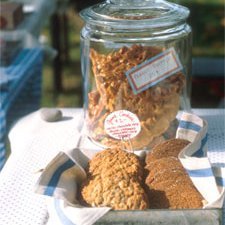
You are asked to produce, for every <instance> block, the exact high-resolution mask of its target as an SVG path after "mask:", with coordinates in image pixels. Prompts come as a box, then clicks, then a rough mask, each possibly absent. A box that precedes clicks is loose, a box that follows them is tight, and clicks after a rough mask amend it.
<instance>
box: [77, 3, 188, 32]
mask: <svg viewBox="0 0 225 225" xmlns="http://www.w3.org/2000/svg"><path fill="white" fill-rule="evenodd" d="M135 1H136V2H135ZM189 14H190V11H189V9H188V8H186V7H184V6H181V5H178V4H175V3H169V2H167V1H164V0H142V1H140V0H126V1H123V0H121V1H120V0H107V1H105V2H103V3H99V4H96V5H94V6H91V7H89V8H86V9H84V10H82V11H81V12H80V16H81V17H82V18H83V20H84V21H85V22H86V23H87V24H90V25H95V26H100V27H106V26H107V27H108V28H114V29H134V30H135V29H144V28H153V29H154V28H163V27H172V26H176V25H179V24H182V23H185V22H186V20H187V18H188V16H189Z"/></svg>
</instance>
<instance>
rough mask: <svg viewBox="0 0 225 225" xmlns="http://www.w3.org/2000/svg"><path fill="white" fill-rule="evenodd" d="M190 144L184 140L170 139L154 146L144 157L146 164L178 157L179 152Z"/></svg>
mask: <svg viewBox="0 0 225 225" xmlns="http://www.w3.org/2000/svg"><path fill="white" fill-rule="evenodd" d="M189 143H190V142H189V141H188V140H184V139H178V138H177V139H170V140H167V141H165V142H163V143H160V144H158V145H156V146H155V147H154V148H153V149H152V150H151V152H149V153H148V154H147V156H146V159H145V161H146V164H149V163H152V162H153V161H155V160H157V159H161V158H164V157H169V156H173V157H178V154H179V153H180V151H181V150H182V149H183V148H184V147H186V146H187V145H188V144H189Z"/></svg>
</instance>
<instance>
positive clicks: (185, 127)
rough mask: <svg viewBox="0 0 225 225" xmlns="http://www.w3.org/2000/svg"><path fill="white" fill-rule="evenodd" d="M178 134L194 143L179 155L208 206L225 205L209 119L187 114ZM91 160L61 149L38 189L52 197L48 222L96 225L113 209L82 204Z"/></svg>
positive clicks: (78, 151) (217, 206)
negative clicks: (211, 154)
mask: <svg viewBox="0 0 225 225" xmlns="http://www.w3.org/2000/svg"><path fill="white" fill-rule="evenodd" d="M176 137H177V138H184V139H187V140H189V141H190V142H191V144H189V145H188V146H187V147H185V148H184V149H183V150H182V151H181V153H180V154H179V158H180V160H181V163H182V164H183V166H184V167H185V169H186V170H187V172H188V174H189V175H190V178H191V179H192V181H193V183H194V185H195V186H196V188H197V189H198V190H199V191H200V193H201V194H202V196H203V197H204V199H205V205H204V208H222V205H223V201H224V189H225V184H224V180H225V179H224V178H225V172H224V170H223V169H222V168H219V167H213V166H211V164H210V161H209V159H208V157H207V122H206V121H204V120H202V119H201V118H199V117H198V116H196V115H193V114H189V113H183V114H182V115H181V118H180V122H179V127H178V129H177V133H176ZM88 160H89V158H88V157H87V156H86V155H85V154H84V152H82V150H80V149H79V148H77V149H74V150H71V151H69V152H67V153H63V152H60V153H59V154H58V155H57V156H56V157H55V158H54V159H53V160H52V161H51V162H50V163H49V165H48V166H47V168H46V169H45V170H44V171H43V173H42V174H41V176H40V178H39V181H38V182H37V184H36V187H35V189H36V190H35V191H36V193H39V194H42V195H46V196H48V197H47V201H48V210H49V222H48V224H54V225H62V224H69V225H92V224H94V223H95V222H96V221H97V220H98V219H100V218H101V217H102V216H103V215H105V214H106V213H107V212H108V211H109V210H110V208H108V207H100V208H95V207H93V208H88V207H83V206H82V205H80V204H79V199H77V189H78V186H79V184H80V183H81V182H82V181H83V180H84V179H85V178H86V174H85V171H84V169H83V168H85V167H86V166H87V163H88Z"/></svg>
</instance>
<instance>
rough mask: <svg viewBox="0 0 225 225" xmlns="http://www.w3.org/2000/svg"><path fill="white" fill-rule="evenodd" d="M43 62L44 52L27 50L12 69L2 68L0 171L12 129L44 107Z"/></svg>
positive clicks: (0, 82)
mask: <svg viewBox="0 0 225 225" xmlns="http://www.w3.org/2000/svg"><path fill="white" fill-rule="evenodd" d="M42 62H43V51H42V50H41V49H39V48H33V49H23V50H22V51H20V53H19V54H18V56H17V57H16V58H15V60H14V61H13V62H12V63H11V64H10V65H9V66H7V67H0V76H1V79H0V131H1V132H0V170H1V168H2V166H3V165H4V162H5V149H6V147H5V139H6V135H7V132H8V130H9V128H10V125H11V124H12V123H13V122H14V121H15V120H16V119H18V118H20V117H22V116H24V115H26V114H28V113H30V112H32V111H34V110H37V109H38V108H39V107H40V99H41V80H42ZM3 78H4V79H3Z"/></svg>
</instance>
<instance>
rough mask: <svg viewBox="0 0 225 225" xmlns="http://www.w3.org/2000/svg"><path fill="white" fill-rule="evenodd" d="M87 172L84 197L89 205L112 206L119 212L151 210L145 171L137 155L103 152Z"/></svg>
mask: <svg viewBox="0 0 225 225" xmlns="http://www.w3.org/2000/svg"><path fill="white" fill-rule="evenodd" d="M87 171H88V179H87V180H86V181H85V182H84V183H83V185H82V187H81V197H82V200H83V201H84V202H85V203H86V204H87V205H88V206H95V207H100V206H108V207H111V208H112V209H115V210H134V209H147V208H148V207H149V202H148V197H147V194H146V192H145V190H144V188H143V183H142V176H143V171H144V168H143V166H142V164H141V162H140V160H139V159H138V157H137V156H136V155H134V154H133V153H128V152H125V151H123V150H121V149H119V148H114V149H106V150H103V151H101V152H99V153H97V154H96V155H95V156H94V157H93V158H92V159H91V161H90V162H89V167H88V170H87Z"/></svg>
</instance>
